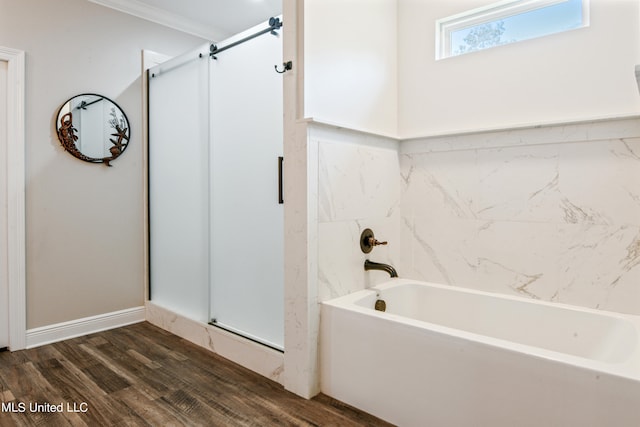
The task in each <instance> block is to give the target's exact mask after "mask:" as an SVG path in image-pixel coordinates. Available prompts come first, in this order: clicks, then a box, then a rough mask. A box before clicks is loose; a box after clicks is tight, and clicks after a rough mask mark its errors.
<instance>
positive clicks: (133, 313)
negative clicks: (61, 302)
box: [27, 307, 145, 348]
mask: <svg viewBox="0 0 640 427" xmlns="http://www.w3.org/2000/svg"><path fill="white" fill-rule="evenodd" d="M144 320H145V308H144V307H134V308H128V309H125V310H119V311H113V312H111V313H105V314H99V315H97V316H91V317H85V318H82V319H76V320H71V321H69V322H63V323H56V324H54V325H48V326H42V327H40V328H33V329H28V330H27V348H33V347H38V346H41V345H45V344H51V343H54V342H58V341H63V340H66V339H69V338H75V337H79V336H82V335H88V334H92V333H94V332H100V331H106V330H107V329H113V328H118V327H121V326H126V325H131V324H133V323H138V322H143V321H144Z"/></svg>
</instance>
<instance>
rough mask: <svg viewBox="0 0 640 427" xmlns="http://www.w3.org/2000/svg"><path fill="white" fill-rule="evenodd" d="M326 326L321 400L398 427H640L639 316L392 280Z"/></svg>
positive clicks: (331, 304)
mask: <svg viewBox="0 0 640 427" xmlns="http://www.w3.org/2000/svg"><path fill="white" fill-rule="evenodd" d="M376 293H379V297H377V296H376ZM377 298H380V299H383V300H384V301H385V302H386V305H387V311H386V312H380V311H376V310H374V308H373V307H374V303H375V301H376V299H377ZM320 325H321V327H320V334H321V336H320V349H321V357H320V372H321V376H320V381H321V389H322V392H323V393H325V394H327V395H329V396H332V397H334V398H336V399H339V400H342V401H344V402H346V403H349V404H351V405H353V406H356V407H358V408H361V409H363V410H365V411H367V412H369V413H371V414H373V415H376V416H378V417H380V418H382V419H385V420H387V421H389V422H392V423H394V424H398V425H400V426H435V427H439V426H446V427H449V426H465V427H466V426H474V427H475V426H491V427H499V426H509V427H511V426H518V427H520V426H536V427H538V426H545V427H547V426H563V427H564V426H580V427H583V426H597V427H602V426H607V427H609V426H612V427H613V426H615V427H619V426H630V427H638V426H640V316H630V315H622V314H616V313H610V312H604V311H597V310H589V309H582V308H577V307H573V306H567V305H561V304H553V303H545V302H540V301H534V300H530V299H523V298H517V297H509V296H503V295H497V294H491V293H487V292H478V291H472V290H468V289H462V288H455V287H450V286H442V285H436V284H431V283H421V282H416V281H412V280H406V279H392V280H391V281H389V282H387V283H384V284H382V285H379V286H376V287H375V288H374V290H364V291H359V292H356V293H353V294H350V295H347V296H344V297H341V298H336V299H334V300H331V301H327V302H324V303H323V304H322V308H321V322H320Z"/></svg>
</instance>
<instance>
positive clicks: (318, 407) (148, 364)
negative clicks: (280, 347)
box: [0, 322, 390, 427]
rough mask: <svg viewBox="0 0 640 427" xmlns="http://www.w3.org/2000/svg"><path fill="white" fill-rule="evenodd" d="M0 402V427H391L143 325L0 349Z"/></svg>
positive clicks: (337, 403)
mask: <svg viewBox="0 0 640 427" xmlns="http://www.w3.org/2000/svg"><path fill="white" fill-rule="evenodd" d="M0 404H1V405H2V406H1V407H0V426H2V427H5V426H47V427H49V426H69V425H72V426H163V427H164V426H225V427H227V426H389V425H390V424H388V423H385V422H383V421H381V420H380V419H377V418H375V417H373V416H371V415H369V414H366V413H363V412H361V411H359V410H357V409H355V408H352V407H350V406H348V405H345V404H343V403H341V402H338V401H336V400H334V399H331V398H329V397H327V396H323V395H320V396H317V397H316V398H314V399H311V400H305V399H302V398H300V397H298V396H296V395H294V394H293V393H290V392H288V391H285V390H284V388H283V387H282V386H281V385H279V384H277V383H275V382H273V381H270V380H268V379H265V378H264V377H262V376H260V375H258V374H255V373H253V372H251V371H249V370H247V369H245V368H243V367H241V366H239V365H236V364H234V363H232V362H230V361H228V360H226V359H223V358H221V357H219V356H217V355H215V354H213V353H210V352H209V351H206V350H204V349H201V348H200V347H197V346H195V345H194V344H191V343H190V342H188V341H185V340H183V339H181V338H179V337H177V336H175V335H172V334H170V333H168V332H166V331H164V330H162V329H159V328H157V327H155V326H153V325H151V324H149V323H146V322H143V323H138V324H135V325H131V326H127V327H123V328H119V329H113V330H110V331H105V332H100V333H97V334H92V335H87V336H84V337H79V338H74V339H71V340H67V341H62V342H59V343H55V344H50V345H46V346H42V347H38V348H35V349H30V350H23V351H17V352H13V353H10V352H2V353H0ZM60 409H61V410H62V411H61V412H60V411H59V410H60Z"/></svg>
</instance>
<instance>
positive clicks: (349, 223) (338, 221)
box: [309, 124, 401, 301]
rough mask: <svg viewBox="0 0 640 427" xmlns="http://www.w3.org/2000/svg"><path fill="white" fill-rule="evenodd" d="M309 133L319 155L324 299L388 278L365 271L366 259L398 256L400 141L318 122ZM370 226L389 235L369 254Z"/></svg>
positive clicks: (321, 287)
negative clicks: (363, 246) (363, 237)
mask: <svg viewBox="0 0 640 427" xmlns="http://www.w3.org/2000/svg"><path fill="white" fill-rule="evenodd" d="M309 138H310V139H311V140H313V142H314V144H313V146H315V147H317V161H318V299H319V301H325V300H328V299H331V298H335V297H338V296H342V295H346V294H348V293H351V292H354V291H357V290H360V289H364V288H366V287H369V286H372V285H373V284H375V283H379V282H382V281H385V280H388V279H389V275H388V274H386V273H384V272H380V271H371V272H365V271H364V266H363V264H364V260H365V259H366V258H368V259H371V260H372V261H377V262H384V263H390V264H392V265H397V263H398V262H399V261H400V260H399V257H400V220H401V215H400V210H399V208H400V167H399V159H398V142H397V141H395V140H393V139H390V138H385V137H379V136H375V135H369V134H364V133H360V132H355V131H350V130H345V129H338V128H334V127H331V126H324V125H318V124H315V125H313V126H312V127H311V131H310V136H309ZM365 228H371V229H372V230H373V231H374V232H375V234H376V238H377V239H378V240H381V241H388V242H389V243H388V245H387V246H378V247H376V248H375V249H374V250H373V251H372V252H371V253H370V254H367V255H365V254H364V253H362V251H361V250H360V234H361V232H362V230H364V229H365Z"/></svg>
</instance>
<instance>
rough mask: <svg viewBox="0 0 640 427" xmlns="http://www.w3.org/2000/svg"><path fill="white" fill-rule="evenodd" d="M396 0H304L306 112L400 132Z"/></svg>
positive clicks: (380, 130)
mask: <svg viewBox="0 0 640 427" xmlns="http://www.w3.org/2000/svg"><path fill="white" fill-rule="evenodd" d="M396 10H397V7H396V0H348V1H344V0H306V1H305V2H304V79H305V84H304V116H305V117H312V118H313V119H315V120H320V121H324V122H329V123H336V124H341V125H346V126H348V127H351V128H355V129H363V130H367V131H370V132H376V133H379V134H383V135H395V134H396V133H397V73H398V71H397V65H396V63H397V54H396V50H397V44H396V39H397V31H396V21H397V20H396Z"/></svg>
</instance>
